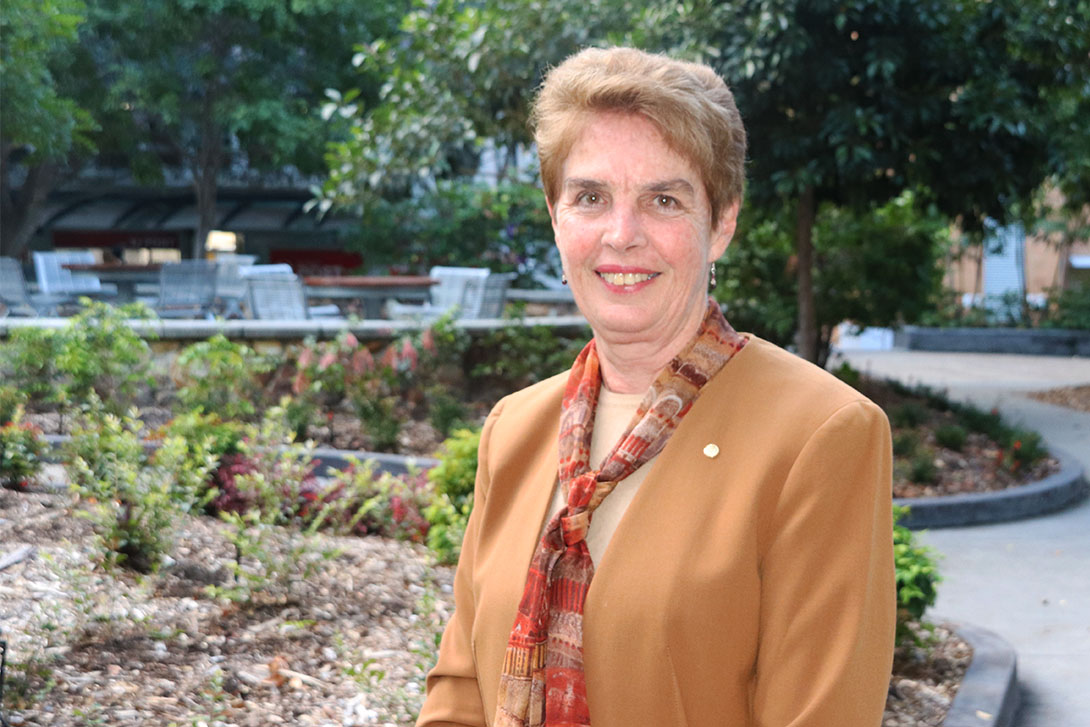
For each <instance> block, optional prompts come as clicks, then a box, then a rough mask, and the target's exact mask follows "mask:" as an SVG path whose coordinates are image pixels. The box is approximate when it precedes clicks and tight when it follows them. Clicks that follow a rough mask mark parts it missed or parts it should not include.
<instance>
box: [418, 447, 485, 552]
mask: <svg viewBox="0 0 1090 727" xmlns="http://www.w3.org/2000/svg"><path fill="white" fill-rule="evenodd" d="M480 444H481V432H480V430H479V429H476V430H474V429H459V430H457V431H455V432H454V434H453V435H451V436H450V437H448V438H447V439H446V440H445V441H444V442H443V444H442V445H441V447H440V449H439V452H437V453H436V456H437V457H438V458H439V464H437V465H436V466H435V467H432V468H431V469H430V470H428V480H429V481H430V482H431V483H432V485H433V486H434V488H435V497H434V499H433V501H432V502H431V504H430V505H428V507H427V508H425V510H424V517H425V518H427V520H428V522H429V523H430V524H431V528H430V529H429V530H428V540H427V542H428V548H429V549H430V550H431V551H432V553H433V554H434V555H435V557H436V560H438V561H439V562H440V563H456V562H458V556H459V554H460V553H461V549H462V538H463V537H464V535H465V530H466V522H467V521H468V520H469V513H470V510H471V509H472V508H473V485H474V482H475V481H476V478H477V449H478V448H479V447H480Z"/></svg>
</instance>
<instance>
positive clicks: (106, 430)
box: [64, 396, 215, 573]
mask: <svg viewBox="0 0 1090 727" xmlns="http://www.w3.org/2000/svg"><path fill="white" fill-rule="evenodd" d="M90 403H91V409H89V410H88V411H87V412H85V413H83V414H81V415H80V417H79V418H78V419H77V421H76V424H75V427H74V429H73V432H72V438H71V440H70V441H69V442H67V443H66V444H65V447H64V464H65V470H66V472H67V473H68V478H69V480H70V482H71V488H72V490H73V491H74V492H75V493H76V494H77V495H78V496H79V498H80V499H81V500H82V503H83V507H84V509H83V510H82V511H81V512H80V513H79V514H80V515H81V516H83V517H87V518H88V519H90V520H91V522H92V523H93V525H94V528H95V534H96V537H97V543H98V546H99V549H100V551H101V555H102V559H103V561H104V562H105V563H107V564H108V565H123V566H124V567H126V568H130V569H132V570H135V571H138V572H141V573H148V572H153V571H155V570H157V569H158V567H159V565H160V563H161V562H162V558H163V555H164V554H165V553H166V552H167V551H168V550H169V548H170V545H171V543H172V540H173V534H174V530H175V528H176V527H177V524H178V520H179V516H180V515H181V514H182V513H185V512H187V511H189V510H190V509H192V508H193V507H195V506H196V505H197V504H198V503H197V502H196V501H195V499H194V498H195V496H196V492H197V490H198V488H199V486H200V484H201V483H203V482H204V481H205V480H206V479H207V477H208V473H209V472H210V471H211V469H212V467H213V466H214V464H215V457H214V456H212V455H211V454H210V453H209V452H208V451H206V450H205V451H203V456H195V455H193V454H191V451H192V449H193V448H194V447H200V445H199V444H195V443H194V442H186V441H185V440H184V439H182V438H181V437H168V438H166V439H164V440H163V442H162V444H161V446H160V447H159V449H158V450H157V451H155V452H154V454H152V455H151V456H147V455H146V454H145V451H144V446H143V442H142V441H141V439H140V436H139V431H140V423H139V422H138V421H137V420H136V419H135V417H134V416H133V415H128V416H126V417H124V418H121V417H118V416H116V415H114V414H112V413H109V412H106V411H104V410H102V409H101V408H100V407H98V406H97V402H96V401H95V400H94V397H93V396H92V399H91V402H90Z"/></svg>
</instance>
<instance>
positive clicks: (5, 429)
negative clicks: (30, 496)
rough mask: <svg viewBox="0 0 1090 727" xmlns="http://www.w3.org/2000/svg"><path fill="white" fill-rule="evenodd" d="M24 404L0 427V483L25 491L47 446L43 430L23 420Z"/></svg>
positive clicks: (39, 466)
mask: <svg viewBox="0 0 1090 727" xmlns="http://www.w3.org/2000/svg"><path fill="white" fill-rule="evenodd" d="M22 419H23V407H22V405H21V404H20V405H18V406H16V407H15V411H14V412H13V413H12V417H11V420H10V421H7V422H4V424H3V426H0V484H3V486H4V487H7V488H9V489H14V490H25V489H26V488H27V487H28V486H29V485H30V483H31V482H32V481H33V480H34V478H35V477H36V476H37V474H38V473H39V472H40V471H41V469H42V457H43V456H44V455H45V452H46V451H47V450H48V448H49V445H48V444H47V443H46V442H45V440H44V439H42V431H41V430H40V429H38V427H35V426H33V425H32V424H30V423H28V422H24V421H23V420H22Z"/></svg>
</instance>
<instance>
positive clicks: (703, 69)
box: [531, 48, 746, 224]
mask: <svg viewBox="0 0 1090 727" xmlns="http://www.w3.org/2000/svg"><path fill="white" fill-rule="evenodd" d="M611 111H614V112H621V113H631V114H639V115H641V116H644V117H645V118H647V119H648V120H649V121H651V123H653V124H654V125H655V126H656V127H657V128H658V130H659V132H660V133H661V134H662V136H663V138H664V139H665V140H666V143H667V144H668V145H669V146H670V148H672V149H673V150H674V151H676V152H677V153H679V154H681V155H682V156H684V157H685V158H686V159H688V160H689V162H690V163H692V164H693V165H694V166H695V167H696V169H697V170H698V171H699V172H700V175H701V178H702V181H703V183H704V189H705V191H706V192H707V195H708V200H709V201H710V203H711V211H712V223H713V224H714V223H715V222H716V221H717V220H718V218H719V214H720V212H722V211H723V209H724V208H726V207H728V206H730V205H732V204H734V203H735V202H738V203H741V200H742V192H743V186H744V182H745V158H746V131H745V127H743V126H742V117H741V115H740V114H739V113H738V107H737V106H735V104H734V95H733V94H732V93H731V92H730V89H729V88H727V84H726V83H724V82H723V79H722V78H720V77H719V75H718V74H717V73H716V72H715V71H713V70H712V69H711V68H709V67H708V66H705V65H702V64H697V63H688V62H686V61H679V60H675V59H673V58H668V57H667V56H663V55H657V54H653V53H645V52H644V51H640V50H636V49H634V48H608V49H603V48H587V49H585V50H582V51H580V52H579V53H576V54H575V55H573V56H570V57H569V58H568V59H567V60H565V61H564V62H563V63H561V64H560V65H559V66H557V67H555V68H553V69H552V70H551V71H549V73H548V75H547V76H546V77H545V81H544V83H543V84H542V86H541V90H540V92H539V93H538V96H537V99H536V100H535V102H534V106H533V110H532V114H531V122H532V124H533V127H534V139H535V141H536V142H537V149H538V158H539V159H540V161H541V180H542V183H543V184H544V187H545V196H546V197H548V198H549V200H550V201H555V200H556V199H557V195H558V194H559V191H560V184H561V181H562V180H561V179H560V175H561V169H562V168H563V166H564V161H565V159H567V156H568V153H569V152H570V151H571V148H572V146H573V145H574V144H575V142H576V140H577V139H578V137H579V135H580V134H581V133H582V131H583V129H584V128H585V126H586V124H587V123H588V121H589V120H590V117H591V116H593V115H594V114H595V113H601V112H611Z"/></svg>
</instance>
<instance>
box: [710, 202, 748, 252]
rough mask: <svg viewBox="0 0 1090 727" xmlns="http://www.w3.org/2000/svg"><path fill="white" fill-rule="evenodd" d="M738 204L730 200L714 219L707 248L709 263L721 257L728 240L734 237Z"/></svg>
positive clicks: (728, 242) (725, 249) (728, 243)
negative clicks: (717, 217) (728, 204)
mask: <svg viewBox="0 0 1090 727" xmlns="http://www.w3.org/2000/svg"><path fill="white" fill-rule="evenodd" d="M740 206H741V205H740V204H739V203H738V202H732V203H731V204H730V206H728V207H724V208H723V210H722V211H720V213H719V219H718V220H716V223H715V228H714V229H713V230H712V239H711V246H710V247H709V249H708V262H709V263H712V262H715V261H716V260H718V259H719V258H720V257H722V256H723V253H725V252H726V251H727V246H729V245H730V241H731V240H733V239H734V230H735V228H737V226H738V210H739V207H740Z"/></svg>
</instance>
